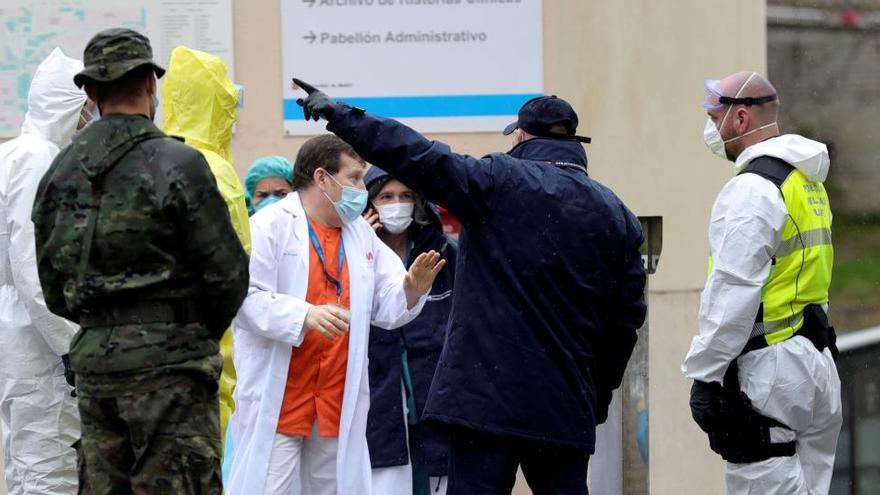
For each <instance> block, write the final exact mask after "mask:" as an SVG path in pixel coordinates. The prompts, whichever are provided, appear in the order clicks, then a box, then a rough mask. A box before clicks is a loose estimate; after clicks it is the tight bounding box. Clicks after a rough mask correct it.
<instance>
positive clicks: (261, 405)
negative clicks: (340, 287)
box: [226, 193, 426, 495]
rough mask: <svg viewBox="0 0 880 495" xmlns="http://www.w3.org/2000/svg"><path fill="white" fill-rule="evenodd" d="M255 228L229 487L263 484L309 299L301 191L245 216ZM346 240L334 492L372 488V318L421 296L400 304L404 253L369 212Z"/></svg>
mask: <svg viewBox="0 0 880 495" xmlns="http://www.w3.org/2000/svg"><path fill="white" fill-rule="evenodd" d="M251 237H252V242H253V249H252V251H251V259H250V288H249V289H248V296H247V298H245V301H244V304H243V305H242V307H241V309H240V310H239V313H238V316H237V317H236V319H235V321H234V323H233V329H234V332H235V347H234V349H233V360H234V362H235V369H236V372H237V374H238V384H237V385H236V388H235V403H236V409H235V413H234V414H233V416H232V420H231V424H232V435H233V442H234V444H235V458H234V459H233V461H232V470H231V473H230V476H229V484H228V485H227V486H226V493H228V494H229V495H253V494H261V493H263V490H264V486H265V481H266V469H267V466H268V465H269V456H270V451H271V446H272V438H273V436H274V434H275V431H276V429H277V427H278V416H279V413H280V410H281V402H282V398H283V396H284V389H285V386H286V383H287V373H288V366H289V364H290V354H291V349H292V347H293V346H297V345H299V344H300V343H301V342H302V340H303V337H304V333H305V331H306V329H305V328H303V322H304V319H305V316H306V313H307V312H308V309H309V307H310V305H309V304H308V303H307V302H306V301H305V297H306V291H307V289H308V280H309V249H310V247H309V246H310V244H309V242H310V241H309V235H308V224H307V221H306V215H305V212H304V211H303V208H302V203H301V202H300V199H299V195H298V194H296V193H291V194H288V195H287V197H286V198H285V199H284V200H282V201H279V202H278V203H276V204H274V205H270V206H269V207H267V208H264V209H263V210H261V211H259V212H258V213H257V214H255V215H254V216H253V217H251ZM342 241H343V243H344V246H345V252H346V256H347V258H346V260H347V265H348V270H349V280H350V281H351V287H350V297H351V324H350V330H349V332H350V337H349V339H350V340H349V346H348V365H347V368H346V380H345V388H344V392H343V398H342V414H341V418H340V425H339V451H338V453H337V461H336V466H337V467H336V476H337V483H338V488H337V490H338V493H339V494H340V495H369V494H370V492H371V490H370V484H371V479H370V456H369V452H368V450H367V438H366V427H367V412H368V410H369V407H370V390H369V383H368V381H367V343H368V340H369V339H368V336H369V329H370V324H371V323H372V324H373V325H375V326H378V327H381V328H388V329H391V328H397V327H399V326H402V325H405V324H406V323H409V322H410V321H412V320H413V319H414V318H415V317H416V316H418V314H419V312H420V311H421V309H422V306H424V303H425V299H426V297H422V298H421V300H420V301H419V303H418V304H417V305H416V306H415V307H414V308H412V309H411V310H407V309H406V306H407V303H406V296H405V294H404V291H403V279H404V276H405V275H406V270H405V268H404V266H403V263H402V262H401V261H400V258H399V257H398V256H397V255H396V254H394V252H393V251H391V249H389V248H388V247H387V246H385V244H384V243H383V242H382V241H380V240H379V238H378V237H376V234H375V233H374V231H373V229H372V228H371V227H370V226H369V225H368V224H367V223H366V221H364V220H363V219H360V218H359V219H357V220H356V221H355V222H353V223H352V224H351V225H347V226H345V227H344V228H343V229H342ZM285 495H287V494H285Z"/></svg>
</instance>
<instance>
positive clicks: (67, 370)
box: [61, 354, 76, 397]
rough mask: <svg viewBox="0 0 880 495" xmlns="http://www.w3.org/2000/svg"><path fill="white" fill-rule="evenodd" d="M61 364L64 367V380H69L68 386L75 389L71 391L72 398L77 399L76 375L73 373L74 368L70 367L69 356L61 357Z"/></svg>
mask: <svg viewBox="0 0 880 495" xmlns="http://www.w3.org/2000/svg"><path fill="white" fill-rule="evenodd" d="M61 364H63V365H64V379H65V380H67V384H68V385H70V386H71V387H73V390H71V391H70V396H71V397H76V374H75V373H74V372H73V368H71V367H70V355H69V354H64V355H63V356H61Z"/></svg>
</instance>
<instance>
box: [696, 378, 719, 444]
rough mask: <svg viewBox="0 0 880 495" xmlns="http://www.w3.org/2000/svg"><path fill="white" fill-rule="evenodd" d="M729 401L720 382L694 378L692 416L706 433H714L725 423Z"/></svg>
mask: <svg viewBox="0 0 880 495" xmlns="http://www.w3.org/2000/svg"><path fill="white" fill-rule="evenodd" d="M726 409H727V403H726V401H725V400H724V389H723V387H722V386H721V384H720V383H718V382H712V383H706V382H701V381H697V380H694V385H693V386H692V387H691V416H693V417H694V421H695V422H696V423H697V425H699V427H700V429H702V430H703V431H705V432H706V433H712V432H713V431H715V430H717V429H718V428H719V427H720V426H722V425H724V423H725V420H726V418H725V413H726Z"/></svg>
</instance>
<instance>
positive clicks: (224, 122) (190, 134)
mask: <svg viewBox="0 0 880 495" xmlns="http://www.w3.org/2000/svg"><path fill="white" fill-rule="evenodd" d="M236 106H238V89H237V88H236V87H235V85H234V84H233V83H232V81H230V80H229V77H227V76H226V64H225V63H223V61H222V60H220V58H218V57H216V56H214V55H211V54H209V53H205V52H200V51H198V50H193V49H190V48H187V47H185V46H179V47H177V48H175V49H174V51H173V52H171V62H170V63H169V65H168V72H167V73H166V75H165V84H164V85H163V87H162V112H163V114H164V116H165V124H164V126H163V129H162V130H163V131H165V133H166V134H170V135H172V136H178V137H182V138H184V139H186V142H187V144H189V145H191V146H194V147H196V148H200V149H207V150H210V151H213V152H214V153H217V154H218V155H220V156H221V157H223V158H224V159H225V160H227V161H231V159H232V157H231V153H230V150H229V143H230V141H231V140H232V124H234V123H235V118H236Z"/></svg>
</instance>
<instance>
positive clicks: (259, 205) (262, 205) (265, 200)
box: [254, 194, 284, 212]
mask: <svg viewBox="0 0 880 495" xmlns="http://www.w3.org/2000/svg"><path fill="white" fill-rule="evenodd" d="M282 199H284V198H283V197H281V196H276V195H274V194H273V195H271V196H266V197H265V198H263V200H262V201H260V202H259V203H257V204H256V206H254V212H258V211H260V210H262V209H263V208H265V207H267V206H269V205H271V204H273V203H277V202H279V201H281V200H282Z"/></svg>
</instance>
